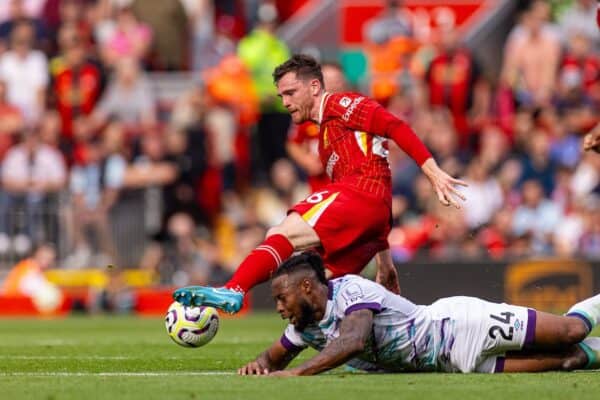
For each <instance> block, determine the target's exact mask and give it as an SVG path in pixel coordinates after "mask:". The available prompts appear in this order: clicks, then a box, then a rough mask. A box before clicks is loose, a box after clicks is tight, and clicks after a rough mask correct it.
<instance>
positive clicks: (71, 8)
mask: <svg viewBox="0 0 600 400" xmlns="http://www.w3.org/2000/svg"><path fill="white" fill-rule="evenodd" d="M93 6H94V2H93V1H90V0H46V3H45V5H44V8H43V9H42V16H41V17H42V20H43V21H44V25H45V26H46V28H47V29H48V36H49V37H50V39H51V41H52V44H54V45H55V44H56V43H58V42H59V39H58V37H59V31H60V28H61V27H63V26H72V27H74V28H75V30H76V31H77V33H78V35H79V37H80V38H81V41H82V42H83V44H84V46H85V47H86V49H90V50H93V51H94V52H95V49H93V48H92V36H93V32H92V30H93V26H92V24H91V23H90V21H89V20H88V18H87V15H86V14H89V13H90V10H91V9H92V7H93ZM52 50H53V51H52V52H51V53H53V52H54V50H55V48H54V47H52Z"/></svg>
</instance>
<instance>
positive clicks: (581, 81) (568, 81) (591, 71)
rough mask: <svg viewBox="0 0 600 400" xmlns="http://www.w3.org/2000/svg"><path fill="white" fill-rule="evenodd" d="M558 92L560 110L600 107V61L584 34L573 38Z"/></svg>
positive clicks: (574, 35) (567, 52) (562, 64)
mask: <svg viewBox="0 0 600 400" xmlns="http://www.w3.org/2000/svg"><path fill="white" fill-rule="evenodd" d="M567 44H568V47H567V49H566V53H565V54H564V56H563V58H562V62H561V66H560V70H559V81H558V85H557V88H556V91H557V96H558V97H559V98H558V106H559V107H560V106H562V107H566V106H571V107H574V106H576V105H578V104H586V103H592V104H595V105H598V104H600V58H599V57H598V54H597V53H594V52H592V51H591V47H590V40H589V39H588V38H587V37H586V36H585V35H583V34H581V33H580V32H575V33H573V34H571V35H570V36H569V41H568V43H567Z"/></svg>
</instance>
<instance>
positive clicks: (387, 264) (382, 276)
mask: <svg viewBox="0 0 600 400" xmlns="http://www.w3.org/2000/svg"><path fill="white" fill-rule="evenodd" d="M375 262H376V263H377V275H376V276H375V282H377V283H379V284H380V285H382V286H383V287H385V288H386V289H387V290H389V291H390V292H392V293H395V294H400V280H399V279H398V271H396V266H395V265H394V261H393V260H392V254H391V253H390V249H386V250H382V251H380V252H379V253H377V255H376V256H375Z"/></svg>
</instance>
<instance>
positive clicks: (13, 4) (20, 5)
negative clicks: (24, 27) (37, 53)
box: [0, 0, 49, 54]
mask: <svg viewBox="0 0 600 400" xmlns="http://www.w3.org/2000/svg"><path fill="white" fill-rule="evenodd" d="M41 1H43V0H41ZM41 1H39V0H38V3H40V2H41ZM4 3H8V4H9V6H8V15H7V18H6V19H5V20H4V21H3V22H2V23H0V54H1V53H2V52H3V51H5V50H6V49H7V47H8V44H9V41H10V37H11V35H12V31H13V29H14V28H15V27H16V26H17V25H19V24H21V23H26V24H29V25H31V27H32V28H33V30H34V37H35V40H34V41H33V47H36V48H40V49H42V50H48V46H49V41H48V36H47V32H46V29H45V27H44V24H43V22H42V21H41V20H40V19H39V18H37V17H34V16H32V14H30V13H28V11H27V9H26V2H25V0H6V1H5V2H4ZM30 3H31V1H30Z"/></svg>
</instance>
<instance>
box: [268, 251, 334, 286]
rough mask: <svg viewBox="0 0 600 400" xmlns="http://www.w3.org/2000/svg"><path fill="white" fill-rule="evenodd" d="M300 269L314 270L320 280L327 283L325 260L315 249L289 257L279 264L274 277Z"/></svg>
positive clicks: (304, 270) (305, 270)
mask: <svg viewBox="0 0 600 400" xmlns="http://www.w3.org/2000/svg"><path fill="white" fill-rule="evenodd" d="M300 271H303V272H313V273H314V274H315V277H316V278H317V280H318V281H319V282H321V283H322V284H324V285H327V278H326V277H325V266H324V265H323V260H322V259H321V256H320V255H319V254H317V253H315V252H314V251H306V252H304V253H300V254H298V255H297V256H293V257H291V258H288V259H287V260H286V261H284V262H283V264H281V265H280V266H279V268H278V269H277V271H275V273H274V274H273V276H272V278H273V279H275V278H277V277H279V276H282V275H286V274H287V275H290V274H294V273H297V272H300Z"/></svg>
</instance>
